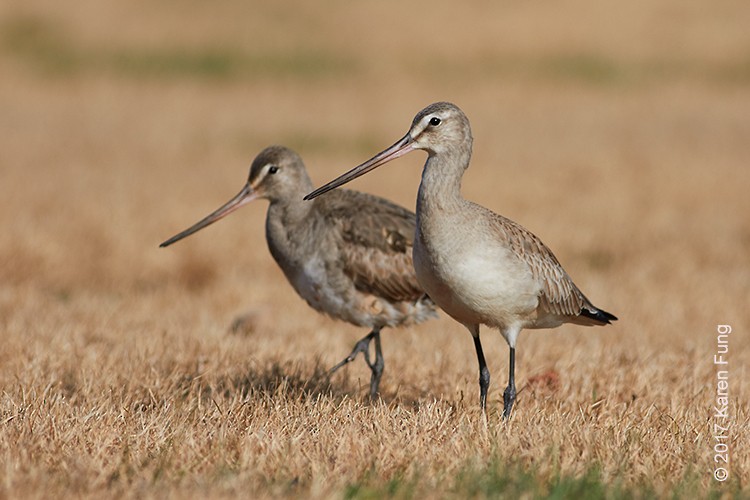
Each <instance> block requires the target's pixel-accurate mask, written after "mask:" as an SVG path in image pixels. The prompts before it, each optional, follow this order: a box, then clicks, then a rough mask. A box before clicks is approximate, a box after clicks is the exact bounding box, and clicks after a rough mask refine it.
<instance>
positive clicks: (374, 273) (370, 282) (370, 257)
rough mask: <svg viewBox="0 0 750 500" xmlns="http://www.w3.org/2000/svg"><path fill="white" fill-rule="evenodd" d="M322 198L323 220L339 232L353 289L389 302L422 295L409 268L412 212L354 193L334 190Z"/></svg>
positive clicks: (413, 298)
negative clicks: (333, 223) (323, 202)
mask: <svg viewBox="0 0 750 500" xmlns="http://www.w3.org/2000/svg"><path fill="white" fill-rule="evenodd" d="M336 193H338V194H336ZM331 195H333V196H331ZM325 198H326V199H327V201H328V206H327V210H326V216H327V217H330V218H331V219H333V221H332V222H335V223H336V224H337V225H338V227H339V228H340V231H341V235H342V238H341V244H340V248H339V251H340V254H341V258H342V262H343V264H344V272H345V273H346V274H347V275H348V276H349V277H350V278H351V279H352V281H353V283H354V285H355V287H356V288H357V289H358V290H360V291H362V292H366V293H370V294H373V295H376V296H378V297H382V298H384V299H386V300H388V301H391V302H397V301H409V302H413V301H415V300H418V299H420V298H421V297H422V296H424V291H423V290H422V288H421V287H420V286H419V283H418V282H417V277H416V274H415V272H414V265H413V263H412V253H411V252H412V245H413V242H414V232H415V228H416V217H415V215H414V213H412V212H410V211H409V210H407V209H405V208H403V207H401V206H399V205H396V204H395V203H392V202H390V201H388V200H385V199H383V198H380V197H377V196H372V195H369V194H366V193H360V192H358V191H350V190H339V191H335V192H331V193H329V194H328V195H326V197H325ZM353 207H354V210H353V209H352V208H353Z"/></svg>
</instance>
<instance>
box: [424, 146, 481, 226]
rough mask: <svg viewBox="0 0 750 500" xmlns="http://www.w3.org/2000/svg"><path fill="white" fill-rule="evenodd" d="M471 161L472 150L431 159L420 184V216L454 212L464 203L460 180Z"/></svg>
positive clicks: (455, 151)
mask: <svg viewBox="0 0 750 500" xmlns="http://www.w3.org/2000/svg"><path fill="white" fill-rule="evenodd" d="M470 159H471V150H470V149H469V150H468V151H467V150H454V151H450V152H448V153H441V154H440V155H437V154H433V155H430V157H429V158H428V159H427V163H425V166H424V169H423V170H422V182H421V183H420V184H419V193H418V194H417V214H418V215H419V214H422V215H429V214H431V213H434V212H445V211H451V210H454V209H457V208H458V207H460V205H462V204H463V203H464V202H465V200H464V198H463V197H462V196H461V178H462V177H463V175H464V171H465V170H466V166H468V164H469V160H470Z"/></svg>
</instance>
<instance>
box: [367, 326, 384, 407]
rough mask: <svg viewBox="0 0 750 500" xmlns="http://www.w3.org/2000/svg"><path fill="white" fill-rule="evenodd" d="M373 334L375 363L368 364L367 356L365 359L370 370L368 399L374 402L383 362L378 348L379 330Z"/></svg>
mask: <svg viewBox="0 0 750 500" xmlns="http://www.w3.org/2000/svg"><path fill="white" fill-rule="evenodd" d="M373 333H375V363H370V356H369V355H368V356H367V357H366V358H365V359H366V361H367V364H368V365H370V370H372V376H371V377H370V399H372V400H373V401H374V400H376V399H377V398H378V387H379V386H380V378H381V377H382V376H383V367H384V366H385V360H384V359H383V351H382V350H381V348H380V330H373Z"/></svg>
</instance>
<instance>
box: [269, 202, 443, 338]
mask: <svg viewBox="0 0 750 500" xmlns="http://www.w3.org/2000/svg"><path fill="white" fill-rule="evenodd" d="M305 203H310V204H311V205H312V206H311V208H310V210H309V212H308V214H307V216H306V217H305V218H304V219H302V220H300V221H298V223H297V224H288V223H287V224H284V225H283V230H284V232H285V234H284V238H283V239H285V242H284V244H283V245H281V244H275V243H276V242H275V241H274V239H276V240H278V239H279V237H278V236H274V235H273V234H272V233H273V231H267V234H268V237H269V247H272V246H276V247H282V246H283V247H284V249H283V250H280V248H276V249H273V248H272V249H271V253H272V254H274V258H275V259H276V260H277V262H278V263H279V265H280V266H281V267H282V269H283V270H284V273H285V274H286V276H287V278H288V279H289V281H290V283H291V284H292V286H293V287H294V288H295V290H296V291H297V293H298V294H299V295H300V296H302V297H303V298H304V299H305V300H306V301H307V302H308V303H309V304H310V305H311V306H312V307H313V308H315V309H316V310H318V311H321V312H324V313H326V314H328V315H330V316H333V317H335V318H339V319H342V320H344V321H348V322H350V323H353V324H356V325H360V326H369V327H376V326H377V327H383V326H399V325H406V324H413V323H419V322H422V321H425V320H426V319H429V318H431V317H434V316H435V306H434V304H433V303H432V301H431V300H430V299H429V298H427V297H426V296H425V294H424V291H423V290H422V288H421V287H420V286H419V283H418V282H417V279H416V276H415V273H414V267H413V264H412V255H411V249H412V243H413V238H414V227H415V216H414V214H413V213H412V212H410V211H409V210H406V209H405V208H403V207H401V206H399V205H396V204H394V203H392V202H390V201H388V200H385V199H383V198H379V197H376V196H372V195H369V194H365V193H360V192H358V191H351V190H340V191H334V192H331V193H329V194H327V195H326V196H323V197H320V198H318V199H316V200H315V201H313V202H305ZM271 218H272V212H271V211H270V209H269V221H268V222H267V226H270V225H274V224H273V221H271V220H270V219H271ZM279 226H282V225H279Z"/></svg>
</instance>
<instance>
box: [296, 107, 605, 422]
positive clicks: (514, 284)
mask: <svg viewBox="0 0 750 500" xmlns="http://www.w3.org/2000/svg"><path fill="white" fill-rule="evenodd" d="M471 146H472V136H471V126H470V125H469V119H468V118H467V117H466V115H465V114H464V113H463V111H461V109H460V108H459V107H458V106H456V105H455V104H451V103H447V102H438V103H435V104H431V105H430V106H427V107H426V108H425V109H423V110H422V111H420V112H419V113H417V116H416V117H415V118H414V121H413V122H412V124H411V128H410V129H409V132H408V133H407V134H406V135H405V136H404V137H403V138H402V139H401V140H399V141H398V142H396V143H395V144H394V145H393V146H391V147H390V148H388V149H386V150H385V151H383V152H381V153H379V154H377V155H375V156H374V157H373V158H372V159H370V160H368V161H366V162H365V163H363V164H361V165H359V166H358V167H355V168H353V169H352V170H350V171H349V172H347V173H345V174H343V175H341V176H340V177H338V178H337V179H335V180H333V181H331V182H329V183H328V184H326V185H325V186H323V187H321V188H319V189H317V190H315V191H313V192H312V193H310V194H308V195H307V196H306V197H305V199H312V198H315V197H316V196H319V195H321V194H323V193H325V192H327V191H330V190H331V189H334V188H336V187H338V186H340V185H342V184H345V183H347V182H349V181H351V180H352V179H355V178H356V177H359V176H360V175H363V174H365V173H367V172H369V171H370V170H372V169H374V168H376V167H379V166H381V165H383V164H385V163H388V162H389V161H391V160H394V159H396V158H398V157H400V156H403V155H405V154H407V153H409V152H410V151H414V150H417V149H422V150H424V151H427V154H428V157H427V162H426V163H425V165H424V169H423V171H422V182H421V183H420V185H419V193H418V195H417V234H416V237H415V238H414V248H413V253H414V267H415V270H416V272H417V279H418V280H419V283H420V284H421V285H422V287H424V290H425V291H426V292H427V294H428V295H429V296H430V297H431V298H432V299H433V300H434V301H435V303H437V304H438V305H439V306H440V308H441V309H443V310H444V311H445V312H446V313H448V314H449V315H450V316H451V317H452V318H454V319H455V320H456V321H458V322H459V323H461V324H463V325H464V326H465V327H466V328H468V330H469V332H471V335H472V336H473V338H474V347H475V349H476V352H477V358H478V360H479V394H480V405H481V408H482V411H483V412H485V411H486V405H487V389H488V387H489V385H490V372H489V370H488V369H487V363H486V362H485V359H484V353H483V352H482V344H481V342H480V340H479V325H487V326H490V327H492V328H496V329H498V330H500V333H502V335H503V337H505V340H506V341H507V342H508V345H509V346H510V363H509V365H510V367H509V372H510V375H509V381H508V386H507V387H506V389H505V392H504V394H503V417H505V418H508V417H509V416H510V412H511V409H512V407H513V402H514V401H515V399H516V385H515V375H514V374H515V358H516V339H517V338H518V334H519V333H520V332H521V330H522V329H524V328H555V327H558V326H560V325H561V324H563V323H575V324H578V325H586V326H590V325H606V324H609V323H610V321H613V320H616V319H617V318H616V317H615V316H613V315H612V314H610V313H608V312H606V311H603V310H601V309H598V308H596V307H594V305H593V304H592V303H591V301H589V300H588V299H587V298H586V297H585V296H584V295H583V293H581V291H580V290H579V289H578V287H576V285H575V284H574V283H573V280H571V279H570V276H568V273H566V272H565V270H564V269H563V268H562V266H561V265H560V263H559V262H558V261H557V258H555V256H554V255H553V254H552V251H551V250H550V249H549V248H547V246H546V245H545V244H544V243H542V241H541V240H540V239H539V238H537V237H536V236H535V235H534V234H533V233H531V232H530V231H528V230H527V229H525V228H523V227H522V226H520V225H519V224H517V223H515V222H513V221H512V220H509V219H506V218H505V217H503V216H501V215H498V214H496V213H494V212H492V211H490V210H488V209H486V208H484V207H482V206H480V205H477V204H476V203H472V202H471V201H468V200H465V199H464V198H463V197H462V196H461V178H462V177H463V175H464V172H465V171H466V169H467V168H468V167H469V161H470V159H471Z"/></svg>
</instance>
